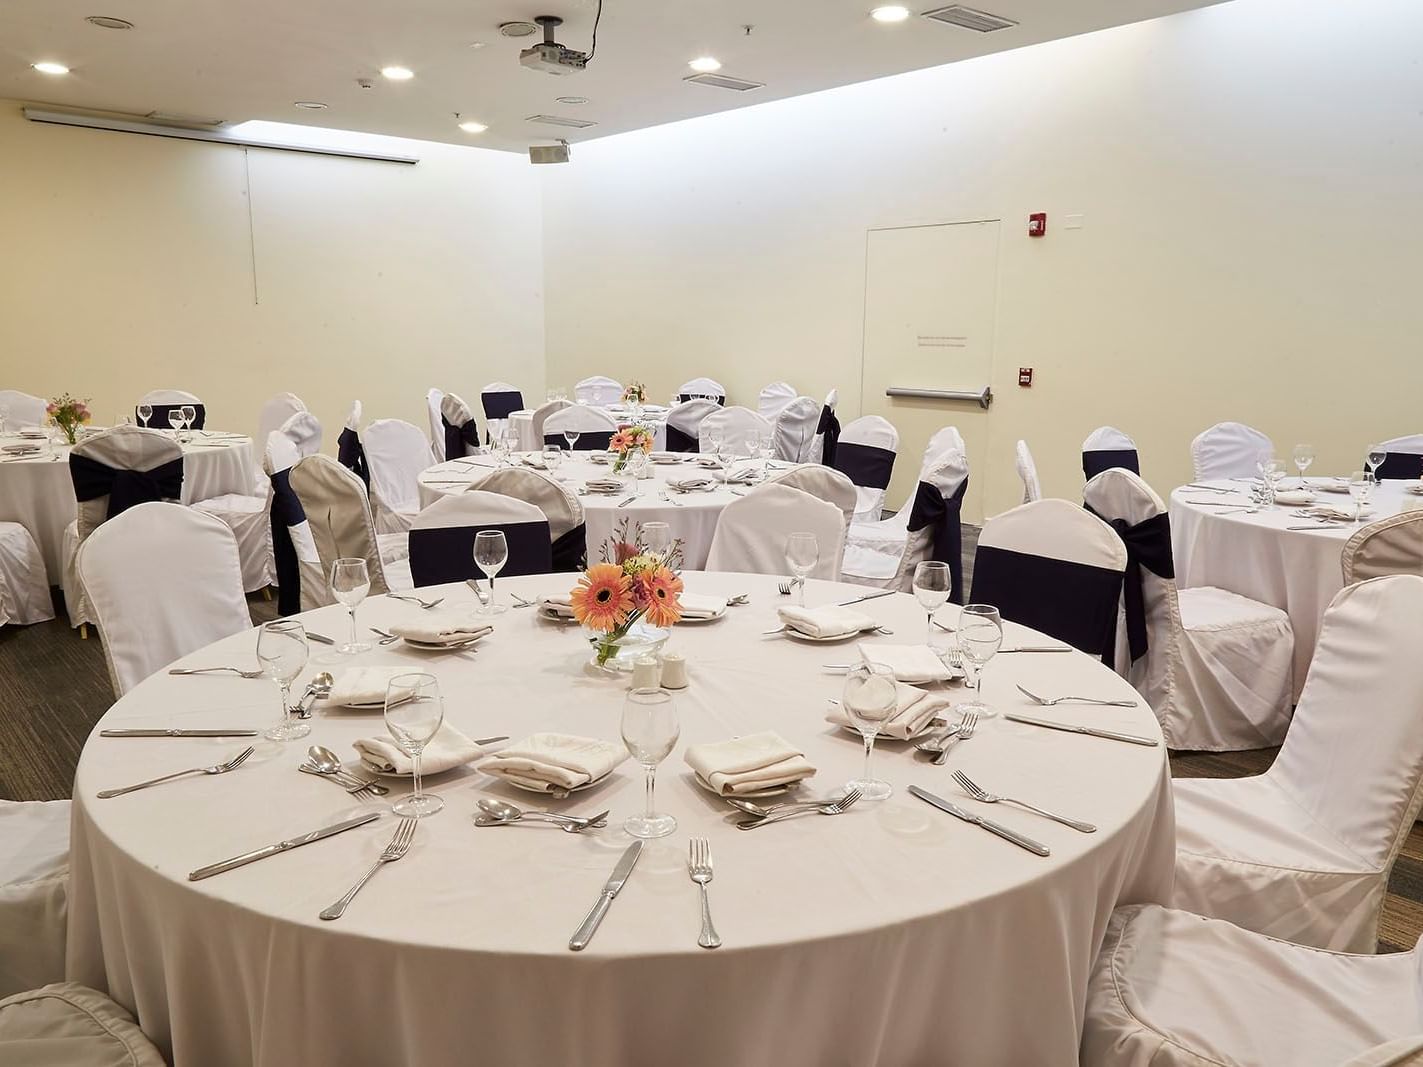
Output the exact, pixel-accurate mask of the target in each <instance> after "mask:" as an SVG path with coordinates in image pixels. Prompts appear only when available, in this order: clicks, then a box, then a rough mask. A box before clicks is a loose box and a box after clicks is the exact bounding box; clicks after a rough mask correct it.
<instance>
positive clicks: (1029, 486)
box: [1014, 441, 1043, 504]
mask: <svg viewBox="0 0 1423 1067" xmlns="http://www.w3.org/2000/svg"><path fill="white" fill-rule="evenodd" d="M1014 456H1015V459H1016V461H1017V465H1018V477H1019V478H1021V479H1022V481H1023V503H1024V504H1031V503H1032V502H1033V501H1034V500H1041V499H1042V498H1043V487H1042V483H1041V482H1039V481H1038V465H1037V464H1036V463H1034V462H1033V454H1032V453H1031V452H1030V451H1028V442H1026V441H1019V442H1018V445H1017V448H1016V449H1015V451H1014Z"/></svg>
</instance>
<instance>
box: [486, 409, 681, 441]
mask: <svg viewBox="0 0 1423 1067" xmlns="http://www.w3.org/2000/svg"><path fill="white" fill-rule="evenodd" d="M605 410H606V411H607V412H608V414H609V415H611V416H612V417H613V418H615V419H618V420H619V421H625V420H629V419H631V418H632V412H631V411H630V410H629V409H628V408H627V407H625V406H623V405H622V404H614V405H612V406H611V407H609V408H606V409H605ZM669 410H670V409H668V408H664V407H659V406H658V405H656V404H649V405H648V406H647V407H645V408H643V409H642V419H641V421H642V423H643V425H645V426H646V427H647V428H648V429H650V430H651V431H652V441H653V444H652V447H653V448H656V449H658V450H659V451H660V450H662V449H665V448H666V447H667V412H668V411H669ZM509 421H510V422H511V423H512V424H513V426H514V436H515V438H516V439H517V442H518V446H519V449H520V451H523V452H537V451H539V449H541V448H543V446H544V443H543V442H542V441H540V440H538V439H536V438H535V437H534V413H533V411H532V410H531V409H529V408H520V409H519V410H518V411H513V412H510V413H509Z"/></svg>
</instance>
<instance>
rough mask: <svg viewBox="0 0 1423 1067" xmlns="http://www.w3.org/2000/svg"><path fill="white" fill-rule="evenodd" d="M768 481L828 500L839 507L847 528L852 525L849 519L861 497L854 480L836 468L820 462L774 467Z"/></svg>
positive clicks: (852, 515)
mask: <svg viewBox="0 0 1423 1067" xmlns="http://www.w3.org/2000/svg"><path fill="white" fill-rule="evenodd" d="M766 481H767V483H768V484H769V483H775V484H777V485H788V486H790V487H791V488H792V489H799V490H800V491H801V492H803V493H809V494H810V495H811V496H813V497H815V498H816V499H817V500H825V501H828V502H829V503H831V504H834V505H835V506H836V507H837V508H839V509H840V513H841V515H843V516H844V519H845V530H846V531H847V532H848V531H849V529H850V520H851V519H853V518H854V516H855V505H856V504H857V503H858V502H859V499H860V498H859V497H858V496H856V495H855V483H854V482H852V481H850V479H849V478H847V477H845V475H843V474H841V473H840V472H839V471H837V470H835V469H834V468H833V467H827V466H824V465H823V464H820V463H803V464H800V465H799V466H795V467H791V468H789V469H787V470H783V471H772V472H771V475H770V477H768V478H767V479H766Z"/></svg>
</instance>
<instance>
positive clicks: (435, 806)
mask: <svg viewBox="0 0 1423 1067" xmlns="http://www.w3.org/2000/svg"><path fill="white" fill-rule="evenodd" d="M444 721H445V702H444V701H443V700H442V699H440V683H439V682H437V681H435V676H434V675H433V674H420V673H414V674H397V675H396V676H395V677H394V678H392V679H391V680H390V685H389V687H388V688H387V689H386V691H385V728H386V729H387V730H389V731H390V736H391V737H393V738H394V739H395V743H396V745H397V746H398V747H399V748H400V751H402V752H404V753H405V754H406V755H407V756H409V757H410V763H411V767H412V770H413V771H414V782H413V784H414V786H415V788H414V790H413V791H412V792H411V794H410V795H409V796H408V797H405V798H404V799H402V800H397V801H396V802H395V803H394V804H392V805H391V806H390V810H391V811H393V812H395V814H397V815H403V816H405V817H406V818H408V819H420V818H424V817H425V816H426V815H433V814H435V812H437V811H439V810H440V809H441V808H443V807H444V806H445V802H444V800H443V799H441V798H440V797H438V796H435V794H433V793H423V792H421V791H420V757H421V755H422V754H423V753H424V751H425V746H426V745H428V744H429V743H430V739H431V738H432V737H434V736H435V735H436V734H437V733H439V732H440V724H441V723H443V722H444Z"/></svg>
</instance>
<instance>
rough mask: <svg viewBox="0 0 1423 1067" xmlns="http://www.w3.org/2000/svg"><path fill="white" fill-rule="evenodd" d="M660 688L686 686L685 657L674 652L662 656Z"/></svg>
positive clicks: (684, 687)
mask: <svg viewBox="0 0 1423 1067" xmlns="http://www.w3.org/2000/svg"><path fill="white" fill-rule="evenodd" d="M662 688H664V689H686V688H687V660H686V657H684V656H679V655H675V654H673V655H667V656H663V657H662Z"/></svg>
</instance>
